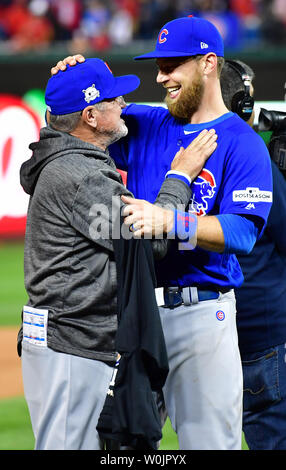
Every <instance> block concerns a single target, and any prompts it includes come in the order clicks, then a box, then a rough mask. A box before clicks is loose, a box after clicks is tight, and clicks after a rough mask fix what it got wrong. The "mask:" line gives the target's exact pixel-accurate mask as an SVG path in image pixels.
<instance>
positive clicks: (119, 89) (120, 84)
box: [104, 75, 140, 98]
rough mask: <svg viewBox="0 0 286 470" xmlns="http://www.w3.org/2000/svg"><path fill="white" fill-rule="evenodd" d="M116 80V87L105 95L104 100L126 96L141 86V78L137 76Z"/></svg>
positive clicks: (125, 76)
mask: <svg viewBox="0 0 286 470" xmlns="http://www.w3.org/2000/svg"><path fill="white" fill-rule="evenodd" d="M114 78H115V85H114V87H113V88H112V89H111V90H109V91H108V93H106V94H105V95H104V98H116V97H117V96H122V95H126V94H127V93H131V92H132V91H134V90H136V89H137V88H138V87H139V85H140V78H139V77H137V76H136V75H122V76H121V77H114Z"/></svg>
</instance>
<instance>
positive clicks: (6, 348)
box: [0, 327, 24, 398]
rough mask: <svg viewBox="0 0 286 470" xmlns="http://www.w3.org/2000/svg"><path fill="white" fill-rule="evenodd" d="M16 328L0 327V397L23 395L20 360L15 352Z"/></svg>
mask: <svg viewBox="0 0 286 470" xmlns="http://www.w3.org/2000/svg"><path fill="white" fill-rule="evenodd" d="M17 334H18V328H13V327H2V328H0V398H10V397H15V396H19V395H23V393H24V391H23V384H22V375H21V360H20V358H19V356H18V354H17Z"/></svg>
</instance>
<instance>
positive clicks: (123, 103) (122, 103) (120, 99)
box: [116, 96, 127, 109]
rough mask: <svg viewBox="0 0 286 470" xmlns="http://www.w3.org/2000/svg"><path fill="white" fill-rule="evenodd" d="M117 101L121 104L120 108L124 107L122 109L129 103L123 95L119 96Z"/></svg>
mask: <svg viewBox="0 0 286 470" xmlns="http://www.w3.org/2000/svg"><path fill="white" fill-rule="evenodd" d="M116 101H117V103H118V104H119V106H120V108H122V109H123V108H126V106H127V105H126V103H125V100H124V98H123V96H117V98H116Z"/></svg>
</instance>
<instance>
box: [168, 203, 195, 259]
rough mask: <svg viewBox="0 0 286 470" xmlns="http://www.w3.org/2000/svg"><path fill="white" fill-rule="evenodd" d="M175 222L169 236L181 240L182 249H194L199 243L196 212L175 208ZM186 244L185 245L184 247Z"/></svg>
mask: <svg viewBox="0 0 286 470" xmlns="http://www.w3.org/2000/svg"><path fill="white" fill-rule="evenodd" d="M173 213H174V224H173V228H172V230H170V232H168V236H167V238H171V239H174V238H175V239H176V240H179V241H180V242H182V243H181V246H180V249H189V250H193V249H194V248H195V247H196V245H197V226H198V218H197V215H196V214H191V213H189V212H183V211H180V210H178V209H173ZM183 246H184V247H183Z"/></svg>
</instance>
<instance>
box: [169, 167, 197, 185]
mask: <svg viewBox="0 0 286 470" xmlns="http://www.w3.org/2000/svg"><path fill="white" fill-rule="evenodd" d="M165 178H176V179H179V180H181V181H184V183H186V184H187V185H188V186H191V184H192V180H191V178H190V177H189V175H187V174H186V173H183V172H182V171H177V170H169V171H167V173H166V175H165Z"/></svg>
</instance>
